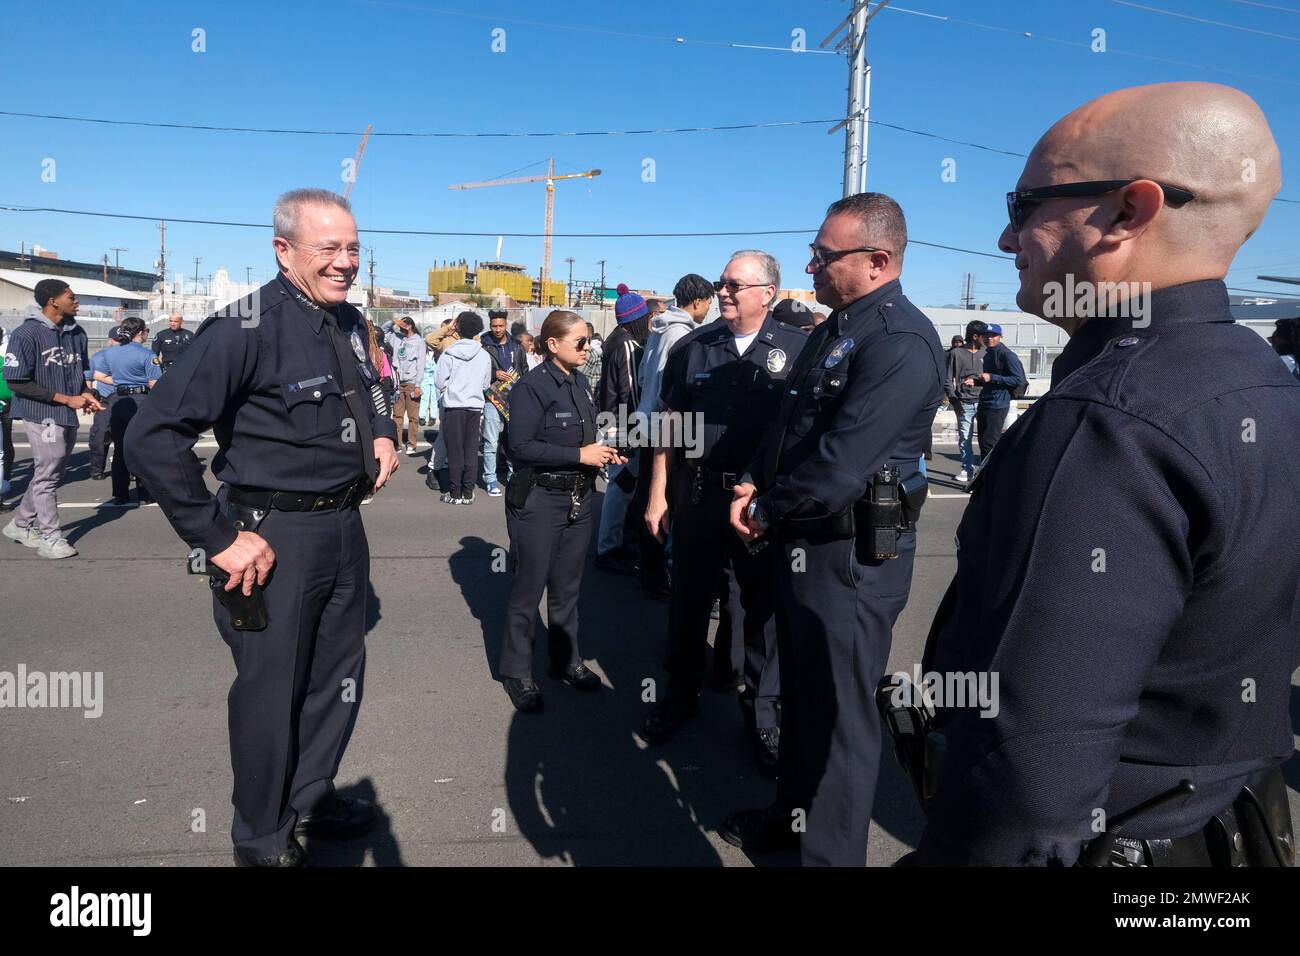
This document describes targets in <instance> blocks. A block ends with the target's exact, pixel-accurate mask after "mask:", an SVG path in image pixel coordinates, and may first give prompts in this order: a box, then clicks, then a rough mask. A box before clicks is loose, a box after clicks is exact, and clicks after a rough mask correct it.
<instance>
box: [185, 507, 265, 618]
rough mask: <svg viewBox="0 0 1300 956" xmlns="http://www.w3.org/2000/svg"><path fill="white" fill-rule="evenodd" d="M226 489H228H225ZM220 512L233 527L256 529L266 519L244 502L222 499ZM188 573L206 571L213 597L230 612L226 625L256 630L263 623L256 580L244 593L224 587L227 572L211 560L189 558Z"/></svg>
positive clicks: (263, 512)
mask: <svg viewBox="0 0 1300 956" xmlns="http://www.w3.org/2000/svg"><path fill="white" fill-rule="evenodd" d="M227 493H229V492H228V491H227ZM222 512H223V513H224V514H225V516H226V518H227V519H229V521H230V523H231V524H232V525H234V527H235V530H236V531H256V530H257V529H258V528H259V527H261V525H262V522H263V521H265V520H266V515H267V512H266V511H263V510H260V509H256V508H250V507H248V506H246V505H240V504H236V503H235V502H233V501H229V500H228V501H226V502H225V505H224V506H223V508H222ZM186 569H187V570H188V571H189V572H190V573H191V574H206V575H207V577H208V587H209V588H210V589H211V590H212V593H213V595H214V596H215V597H216V599H217V601H218V602H219V603H220V604H221V606H222V607H224V608H225V609H226V611H227V613H229V615H230V626H231V627H233V628H234V629H235V630H237V631H260V630H263V629H264V628H265V627H266V625H267V616H266V596H265V595H264V594H263V593H262V592H263V588H262V586H261V585H259V584H254V585H253V593H252V594H245V593H244V590H243V588H235V589H233V590H230V591H227V590H226V585H227V584H228V583H230V575H229V573H227V572H226V571H224V570H222V569H221V568H219V567H217V566H216V565H215V564H213V563H212V562H211V561H208V560H204V561H203V562H201V563H199V564H197V565H196V563H195V562H194V561H193V560H192V559H191V560H190V561H188V562H187V564H186Z"/></svg>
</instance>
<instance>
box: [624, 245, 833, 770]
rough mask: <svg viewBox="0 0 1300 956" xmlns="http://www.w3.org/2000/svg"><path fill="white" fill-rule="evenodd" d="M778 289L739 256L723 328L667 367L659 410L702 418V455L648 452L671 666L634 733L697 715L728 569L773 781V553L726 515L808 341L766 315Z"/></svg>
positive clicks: (773, 271) (754, 262)
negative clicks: (668, 539)
mask: <svg viewBox="0 0 1300 956" xmlns="http://www.w3.org/2000/svg"><path fill="white" fill-rule="evenodd" d="M780 287H781V272H780V267H779V266H778V265H777V262H776V260H775V259H774V258H772V257H771V256H770V255H768V254H767V253H765V252H760V251H757V250H744V251H741V252H737V253H735V254H734V255H733V256H732V257H731V259H730V260H729V261H728V262H727V266H726V268H725V269H724V270H723V272H722V278H721V279H720V280H719V281H718V282H717V283H715V284H714V288H715V289H716V290H717V293H718V308H719V310H720V311H721V316H722V317H721V320H720V321H718V322H714V323H711V324H710V325H707V326H704V327H703V328H700V329H696V330H694V331H693V332H691V333H689V334H688V335H687V336H686V337H685V338H683V339H682V340H681V342H679V343H678V344H677V345H676V346H674V348H673V350H672V352H671V353H670V355H669V358H668V363H667V365H666V367H665V369H664V377H663V384H662V387H661V389H660V395H661V399H662V406H663V408H665V409H666V410H667V411H669V412H671V413H676V414H677V415H681V416H683V418H685V417H690V418H693V419H697V420H700V421H702V423H703V426H704V427H703V435H702V436H701V438H702V444H703V447H702V448H700V449H698V451H699V457H687V453H686V451H687V450H686V449H684V448H668V447H659V448H656V449H655V465H654V475H653V478H652V481H651V490H650V501H649V504H648V506H647V509H646V524H647V526H648V527H649V528H650V529H652V531H653V532H654V533H655V534H656V535H662V534H663V532H664V530H665V529H666V527H667V523H668V519H671V522H672V533H673V576H672V595H671V599H670V606H669V614H668V631H669V648H670V649H669V663H670V665H671V666H670V668H669V684H668V690H667V693H666V694H665V695H664V696H663V698H662V699H661V700H660V701H659V702H658V703H657V704H656V706H655V708H654V710H652V711H651V713H650V715H649V716H648V717H647V718H646V719H645V721H644V723H643V725H642V728H641V735H642V736H643V737H645V738H646V740H648V741H650V742H651V743H660V742H663V741H665V740H667V739H668V738H669V737H671V736H672V734H673V733H674V732H675V731H676V729H677V727H678V726H679V725H680V724H681V723H682V722H683V721H685V720H687V719H689V718H691V717H692V716H694V715H695V714H696V713H697V712H698V709H699V702H698V698H699V692H700V687H701V686H702V685H703V683H704V658H705V648H706V646H707V642H708V633H709V609H710V608H711V607H712V605H713V600H714V598H715V597H716V596H717V593H718V587H717V582H718V575H719V573H720V572H722V570H723V569H724V568H728V569H729V570H730V573H731V574H733V575H734V576H735V581H736V584H737V585H738V588H739V591H740V606H741V609H742V614H741V620H740V622H739V623H740V627H741V631H742V633H743V634H744V645H745V668H744V670H745V689H744V692H743V694H742V695H741V710H742V713H743V716H744V720H745V724H746V729H747V731H748V732H749V734H750V736H751V738H752V739H753V743H754V749H755V756H756V758H757V759H758V762H759V767H760V769H761V770H763V772H765V773H773V774H774V773H775V772H776V762H777V752H778V745H779V741H780V721H779V714H778V705H779V703H780V697H781V678H780V671H779V666H780V665H779V656H778V654H777V648H776V623H775V620H774V594H773V587H772V578H773V573H774V565H773V561H774V557H775V556H774V553H773V552H772V550H771V549H768V548H763V549H760V550H758V551H757V552H756V553H752V554H751V553H750V552H749V551H748V549H747V548H746V547H745V545H744V544H743V543H742V542H741V541H740V540H739V539H738V538H737V537H736V535H735V534H733V533H732V531H731V526H730V522H729V520H728V508H729V507H730V504H731V500H732V492H733V490H734V488H735V486H736V481H737V479H738V478H739V477H740V474H741V473H742V472H743V471H744V470H745V467H746V466H747V465H748V464H749V462H750V459H752V458H753V456H754V452H755V451H756V449H757V448H758V443H759V442H760V441H761V440H762V438H763V434H764V432H766V431H767V428H768V426H769V425H771V423H772V419H773V418H774V417H775V415H776V413H777V410H778V409H779V408H780V405H781V398H782V396H783V394H784V392H785V381H786V376H787V375H788V374H789V371H790V369H791V367H792V366H793V364H794V361H795V359H796V358H797V357H798V355H799V353H800V351H801V350H802V349H803V346H804V343H805V342H806V341H807V340H808V336H807V333H805V332H804V331H803V330H802V329H798V328H796V327H794V326H792V325H785V324H784V323H782V322H778V321H777V320H776V318H775V317H774V316H772V314H771V313H770V311H769V310H770V308H771V305H772V302H773V300H774V299H775V298H776V293H777V290H778V289H779V288H780ZM683 435H684V430H683ZM660 437H668V436H660ZM669 470H671V472H672V475H671V478H669V476H668V472H669ZM669 494H671V506H670V505H669V501H668V497H669Z"/></svg>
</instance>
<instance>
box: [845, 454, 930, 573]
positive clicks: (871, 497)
mask: <svg viewBox="0 0 1300 956" xmlns="http://www.w3.org/2000/svg"><path fill="white" fill-rule="evenodd" d="M928 490H929V481H928V480H927V479H926V477H925V475H923V474H922V473H921V472H919V471H918V472H915V473H913V474H912V475H910V476H908V478H907V479H906V480H900V479H899V471H898V466H897V465H882V466H881V468H880V470H879V471H877V472H876V473H875V474H874V475H872V476H871V483H870V484H869V485H867V494H866V497H865V498H863V499H862V500H861V501H859V502H858V505H857V508H856V510H858V511H860V512H861V517H860V519H859V522H858V524H859V529H860V530H861V531H863V532H865V534H866V536H867V540H866V542H865V543H866V545H867V551H868V553H869V554H870V555H871V557H872V558H873V559H875V560H877V561H882V560H888V559H890V558H896V557H898V536H899V535H900V534H902V533H903V532H904V531H911V530H912V529H913V528H915V527H916V519H917V518H918V517H920V514H921V508H922V507H923V506H924V505H925V499H926V496H927V492H928Z"/></svg>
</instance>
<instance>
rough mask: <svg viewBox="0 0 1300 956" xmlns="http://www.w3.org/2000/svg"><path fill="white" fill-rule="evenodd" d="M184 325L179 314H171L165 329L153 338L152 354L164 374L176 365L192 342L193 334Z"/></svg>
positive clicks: (183, 320)
mask: <svg viewBox="0 0 1300 956" xmlns="http://www.w3.org/2000/svg"><path fill="white" fill-rule="evenodd" d="M184 325H185V318H184V317H183V316H182V315H181V314H180V313H179V312H173V313H172V314H171V315H169V316H168V317H167V328H165V329H163V330H161V331H160V332H159V333H158V334H157V335H155V336H154V337H153V354H154V355H155V356H157V364H158V365H159V367H160V368H161V369H162V370H163V371H164V372H165V371H167V370H168V369H169V368H171V367H172V366H173V365H175V364H176V360H177V359H179V358H180V357H181V356H182V355H184V354H185V350H186V349H187V348H189V347H190V343H191V342H193V341H194V333H193V332H191V331H190V330H189V329H187V328H185V327H184Z"/></svg>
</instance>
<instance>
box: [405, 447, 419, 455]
mask: <svg viewBox="0 0 1300 956" xmlns="http://www.w3.org/2000/svg"><path fill="white" fill-rule="evenodd" d="M406 453H407V454H408V455H411V456H414V455H418V454H419V452H418V451H416V450H415V446H414V445H407V446H406Z"/></svg>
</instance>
